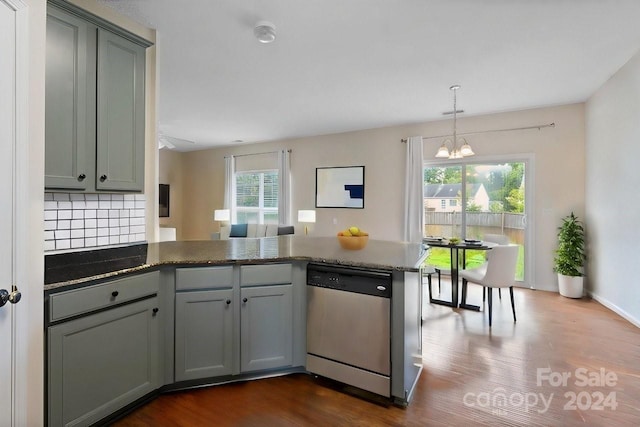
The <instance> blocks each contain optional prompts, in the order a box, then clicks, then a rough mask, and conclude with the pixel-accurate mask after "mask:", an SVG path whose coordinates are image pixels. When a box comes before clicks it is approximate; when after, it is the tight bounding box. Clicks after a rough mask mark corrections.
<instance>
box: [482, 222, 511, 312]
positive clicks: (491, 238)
mask: <svg viewBox="0 0 640 427" xmlns="http://www.w3.org/2000/svg"><path fill="white" fill-rule="evenodd" d="M482 240H484V241H485V242H489V243H495V244H496V245H508V244H509V243H511V242H509V236H506V235H504V234H491V233H487V234H485V235H484V238H483V239H482ZM490 257H491V251H487V252H486V253H485V262H484V264H483V265H482V266H481V267H483V266H484V268H487V265H486V263H487V260H489V258H490ZM486 297H487V288H482V302H485V301H486ZM498 297H499V298H500V299H502V290H501V289H498Z"/></svg>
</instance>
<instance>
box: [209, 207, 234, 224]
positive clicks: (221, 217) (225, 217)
mask: <svg viewBox="0 0 640 427" xmlns="http://www.w3.org/2000/svg"><path fill="white" fill-rule="evenodd" d="M230 219H231V210H229V209H216V210H214V211H213V220H214V221H226V222H229V220H230Z"/></svg>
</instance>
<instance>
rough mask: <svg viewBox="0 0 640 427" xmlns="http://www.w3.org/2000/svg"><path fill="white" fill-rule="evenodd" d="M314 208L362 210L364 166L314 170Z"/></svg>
mask: <svg viewBox="0 0 640 427" xmlns="http://www.w3.org/2000/svg"><path fill="white" fill-rule="evenodd" d="M316 208H348V209H364V166H339V167H322V168H316Z"/></svg>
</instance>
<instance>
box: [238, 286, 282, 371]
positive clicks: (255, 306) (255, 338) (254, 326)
mask: <svg viewBox="0 0 640 427" xmlns="http://www.w3.org/2000/svg"><path fill="white" fill-rule="evenodd" d="M240 297H241V301H242V302H241V309H240V354H241V357H240V359H241V360H240V370H241V371H242V372H251V371H259V370H263V369H274V368H281V367H285V366H291V364H292V362H293V322H292V317H293V285H291V284H288V285H272V286H256V287H245V288H241V290H240Z"/></svg>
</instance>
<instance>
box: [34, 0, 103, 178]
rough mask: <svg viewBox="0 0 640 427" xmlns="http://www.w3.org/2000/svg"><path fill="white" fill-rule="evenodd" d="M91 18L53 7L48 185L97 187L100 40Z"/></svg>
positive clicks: (48, 82)
mask: <svg viewBox="0 0 640 427" xmlns="http://www.w3.org/2000/svg"><path fill="white" fill-rule="evenodd" d="M93 28H94V27H93V26H91V25H89V24H88V23H87V22H86V21H84V20H82V19H80V18H77V17H74V16H72V15H68V14H67V13H65V12H63V11H61V10H59V9H57V8H55V7H51V6H50V7H49V9H48V16H47V48H46V83H45V84H46V86H45V90H46V104H45V105H46V106H45V108H46V119H45V129H46V130H45V132H46V144H45V186H46V187H50V188H67V189H73V190H88V189H91V188H92V187H94V178H95V165H94V164H93V163H92V162H90V161H88V160H90V159H91V158H94V157H95V127H94V123H95V119H94V118H95V79H91V78H89V79H88V78H87V76H89V75H92V74H95V62H96V55H95V39H94V38H92V37H89V33H91V30H92V29H93Z"/></svg>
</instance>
